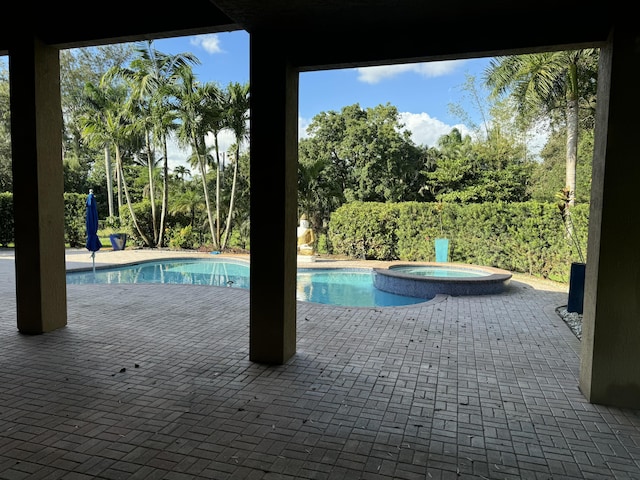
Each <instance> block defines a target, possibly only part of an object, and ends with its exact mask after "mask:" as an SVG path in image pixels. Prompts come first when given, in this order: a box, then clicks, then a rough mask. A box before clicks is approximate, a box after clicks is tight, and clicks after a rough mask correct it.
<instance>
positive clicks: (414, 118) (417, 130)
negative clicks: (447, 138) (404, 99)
mask: <svg viewBox="0 0 640 480" xmlns="http://www.w3.org/2000/svg"><path fill="white" fill-rule="evenodd" d="M400 122H401V123H404V124H405V129H406V130H409V131H410V132H411V138H412V140H413V142H414V143H415V144H416V145H423V146H428V147H435V146H436V145H437V143H438V139H439V138H440V137H441V136H442V135H447V134H449V133H451V130H452V129H453V128H457V129H458V130H460V132H461V133H462V134H463V135H470V134H471V131H470V130H469V129H468V128H467V127H466V126H465V125H463V124H461V123H459V124H457V125H447V124H446V123H444V122H442V121H440V120H438V119H437V118H432V117H430V116H429V114H428V113H424V112H423V113H410V112H402V113H400Z"/></svg>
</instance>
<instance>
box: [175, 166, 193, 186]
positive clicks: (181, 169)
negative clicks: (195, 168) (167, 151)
mask: <svg viewBox="0 0 640 480" xmlns="http://www.w3.org/2000/svg"><path fill="white" fill-rule="evenodd" d="M173 174H174V175H175V176H176V178H177V179H178V180H180V182H181V183H184V177H186V176H187V175H191V170H189V169H188V168H187V167H185V166H184V165H178V166H176V167H175V168H174V169H173Z"/></svg>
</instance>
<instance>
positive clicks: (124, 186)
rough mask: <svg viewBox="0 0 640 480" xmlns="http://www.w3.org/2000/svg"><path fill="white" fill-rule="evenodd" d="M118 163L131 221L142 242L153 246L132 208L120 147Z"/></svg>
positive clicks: (117, 151)
mask: <svg viewBox="0 0 640 480" xmlns="http://www.w3.org/2000/svg"><path fill="white" fill-rule="evenodd" d="M116 162H117V164H118V172H119V173H120V177H121V179H122V187H123V190H124V194H125V197H126V198H127V206H128V207H129V213H130V214H131V221H132V222H133V226H134V227H136V230H137V232H138V234H139V235H140V238H142V240H143V241H144V243H145V244H146V245H147V246H149V247H150V246H151V245H152V244H151V242H150V241H149V239H148V238H147V236H146V235H145V234H144V232H143V231H142V230H141V229H140V225H138V219H137V217H136V214H135V212H134V211H133V207H132V206H131V198H130V197H129V189H128V188H127V182H125V180H124V172H123V169H122V159H121V157H120V148H118V146H117V145H116Z"/></svg>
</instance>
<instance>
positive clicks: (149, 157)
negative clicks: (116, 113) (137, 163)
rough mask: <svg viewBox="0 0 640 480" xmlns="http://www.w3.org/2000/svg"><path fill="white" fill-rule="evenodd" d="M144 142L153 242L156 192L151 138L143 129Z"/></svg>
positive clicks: (155, 241) (155, 242) (156, 226)
mask: <svg viewBox="0 0 640 480" xmlns="http://www.w3.org/2000/svg"><path fill="white" fill-rule="evenodd" d="M145 143H146V148H147V167H148V169H149V201H150V202H151V223H153V242H154V244H157V242H158V225H157V224H156V216H157V215H156V194H155V191H154V190H155V184H154V180H153V163H154V162H153V152H152V151H151V140H150V139H149V130H146V131H145Z"/></svg>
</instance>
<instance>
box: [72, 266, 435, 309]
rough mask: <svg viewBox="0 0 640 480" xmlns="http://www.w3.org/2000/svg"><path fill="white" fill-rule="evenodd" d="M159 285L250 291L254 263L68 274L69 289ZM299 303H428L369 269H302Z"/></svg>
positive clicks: (356, 304) (297, 287)
mask: <svg viewBox="0 0 640 480" xmlns="http://www.w3.org/2000/svg"><path fill="white" fill-rule="evenodd" d="M96 283H100V284H114V283H115V284H117V283H145V284H149V283H158V284H179V285H210V286H218V287H229V288H243V289H249V264H248V263H246V262H237V261H233V260H231V261H230V260H226V259H225V260H222V259H216V260H213V259H211V260H210V259H198V260H193V259H192V260H164V261H154V262H144V263H139V264H135V265H126V266H119V267H110V268H106V269H103V268H99V269H96V271H95V273H94V272H93V270H84V271H76V272H68V273H67V284H96ZM296 298H297V300H300V301H304V302H314V303H322V304H327V305H338V306H345V307H390V306H402V305H413V304H416V303H422V302H425V301H426V300H425V299H424V298H417V297H409V296H404V295H397V294H394V293H388V292H383V291H381V290H378V289H377V288H375V287H374V285H373V272H372V271H370V270H368V269H344V268H338V269H333V268H327V269H319V268H301V269H298V275H297V286H296Z"/></svg>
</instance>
